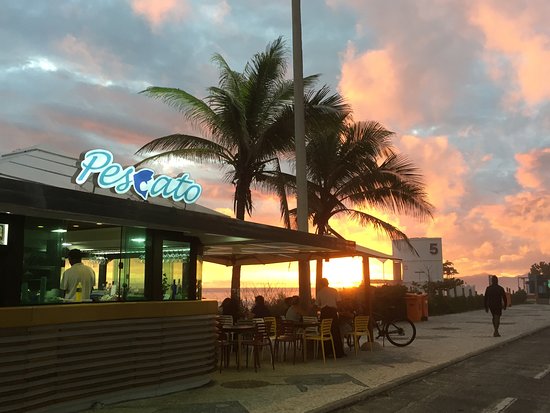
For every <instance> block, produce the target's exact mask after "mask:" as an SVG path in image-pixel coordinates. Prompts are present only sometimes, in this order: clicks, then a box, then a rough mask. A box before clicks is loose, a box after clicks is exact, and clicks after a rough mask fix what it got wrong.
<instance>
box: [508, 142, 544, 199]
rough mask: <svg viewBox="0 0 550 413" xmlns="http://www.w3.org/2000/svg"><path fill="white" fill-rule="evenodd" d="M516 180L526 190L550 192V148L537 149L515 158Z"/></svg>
mask: <svg viewBox="0 0 550 413" xmlns="http://www.w3.org/2000/svg"><path fill="white" fill-rule="evenodd" d="M515 158H516V161H517V162H518V169H517V172H516V179H517V180H518V182H519V183H520V184H521V185H522V186H523V187H524V188H530V189H544V190H546V191H550V181H549V180H548V177H549V176H550V148H543V149H535V150H532V151H530V152H528V153H519V154H516V156H515Z"/></svg>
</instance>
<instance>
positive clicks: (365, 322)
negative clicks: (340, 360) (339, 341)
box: [348, 315, 372, 355]
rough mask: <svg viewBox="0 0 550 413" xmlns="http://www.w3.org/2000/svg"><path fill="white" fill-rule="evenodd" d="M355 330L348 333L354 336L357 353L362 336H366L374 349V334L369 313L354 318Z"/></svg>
mask: <svg viewBox="0 0 550 413" xmlns="http://www.w3.org/2000/svg"><path fill="white" fill-rule="evenodd" d="M353 325H354V328H353V331H352V332H350V333H348V335H349V336H352V337H353V346H354V347H355V355H357V353H358V352H359V343H360V341H361V337H362V336H366V337H367V340H368V343H369V347H370V350H371V351H372V336H371V334H370V330H369V316H368V315H358V316H356V317H355V319H354V320H353Z"/></svg>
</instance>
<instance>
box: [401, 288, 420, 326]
mask: <svg viewBox="0 0 550 413" xmlns="http://www.w3.org/2000/svg"><path fill="white" fill-rule="evenodd" d="M405 302H406V303H407V318H409V319H410V320H411V321H412V322H418V321H421V320H422V296H421V295H419V294H406V295H405Z"/></svg>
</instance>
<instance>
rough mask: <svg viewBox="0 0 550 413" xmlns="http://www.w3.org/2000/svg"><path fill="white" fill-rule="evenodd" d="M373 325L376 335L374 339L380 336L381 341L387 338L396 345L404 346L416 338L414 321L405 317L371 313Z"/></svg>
mask: <svg viewBox="0 0 550 413" xmlns="http://www.w3.org/2000/svg"><path fill="white" fill-rule="evenodd" d="M372 316H373V320H374V323H373V326H374V327H375V328H376V330H377V332H378V335H377V336H376V339H379V338H380V337H382V343H384V340H385V339H386V338H387V339H388V341H389V342H390V343H391V344H393V345H394V346H397V347H405V346H408V345H409V344H411V343H412V342H413V341H414V339H415V338H416V327H415V325H414V323H413V322H412V321H411V320H409V319H408V318H406V317H389V316H386V317H384V316H382V315H380V314H378V313H373V314H372Z"/></svg>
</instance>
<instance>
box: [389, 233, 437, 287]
mask: <svg viewBox="0 0 550 413" xmlns="http://www.w3.org/2000/svg"><path fill="white" fill-rule="evenodd" d="M409 240H410V242H411V244H412V246H413V247H414V249H415V250H416V252H415V251H412V250H411V248H410V247H409V246H408V245H407V243H406V242H404V241H393V242H392V255H394V256H396V257H399V258H401V259H402V260H403V267H402V271H403V273H402V280H403V282H404V283H412V282H417V283H420V284H423V283H425V282H426V281H440V280H443V248H442V241H441V238H410V239H409Z"/></svg>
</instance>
